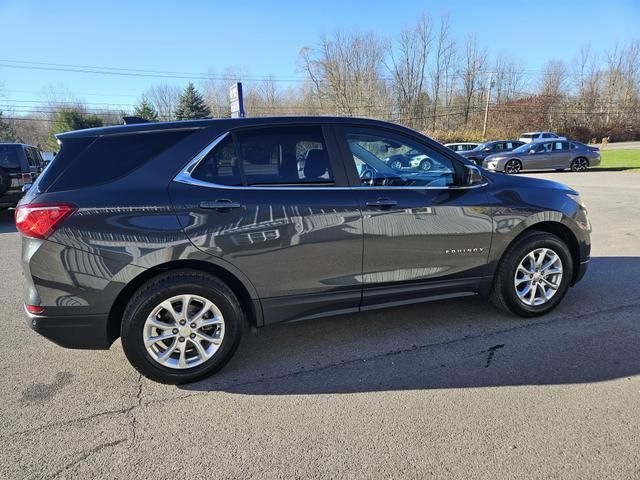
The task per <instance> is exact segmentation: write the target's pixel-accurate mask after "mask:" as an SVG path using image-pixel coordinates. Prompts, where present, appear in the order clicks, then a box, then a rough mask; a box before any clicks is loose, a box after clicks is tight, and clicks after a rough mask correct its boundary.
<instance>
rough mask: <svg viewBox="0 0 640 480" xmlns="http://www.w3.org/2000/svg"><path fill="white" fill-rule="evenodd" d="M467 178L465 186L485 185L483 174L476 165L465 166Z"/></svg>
mask: <svg viewBox="0 0 640 480" xmlns="http://www.w3.org/2000/svg"><path fill="white" fill-rule="evenodd" d="M465 167H466V171H465V178H464V184H465V185H467V186H472V185H481V184H483V183H484V177H483V176H482V172H481V171H480V169H479V168H478V167H476V166H475V165H465Z"/></svg>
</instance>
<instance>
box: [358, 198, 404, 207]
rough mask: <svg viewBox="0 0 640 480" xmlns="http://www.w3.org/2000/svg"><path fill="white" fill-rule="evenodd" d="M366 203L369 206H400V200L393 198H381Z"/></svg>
mask: <svg viewBox="0 0 640 480" xmlns="http://www.w3.org/2000/svg"><path fill="white" fill-rule="evenodd" d="M365 205H366V206H367V207H369V208H381V209H386V208H393V207H397V206H398V202H396V201H395V200H391V199H390V198H379V199H377V200H375V201H368V202H366V203H365Z"/></svg>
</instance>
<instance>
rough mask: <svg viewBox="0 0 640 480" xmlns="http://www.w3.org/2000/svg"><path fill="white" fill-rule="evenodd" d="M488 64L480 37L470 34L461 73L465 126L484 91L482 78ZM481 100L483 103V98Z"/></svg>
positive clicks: (465, 47)
mask: <svg viewBox="0 0 640 480" xmlns="http://www.w3.org/2000/svg"><path fill="white" fill-rule="evenodd" d="M486 64H487V52H486V50H484V49H482V48H481V47H480V46H479V45H478V37H477V35H476V34H475V33H471V34H469V36H468V37H467V42H466V44H465V46H464V53H463V56H462V69H461V71H460V77H461V79H462V95H463V112H464V122H465V124H467V123H468V122H469V116H470V114H471V113H472V110H473V108H474V106H475V103H476V102H475V101H476V96H477V93H478V91H479V90H482V89H483V85H482V83H481V82H482V78H481V76H482V74H483V73H484V72H483V70H484V69H485V67H486ZM479 100H480V102H482V98H480V99H479Z"/></svg>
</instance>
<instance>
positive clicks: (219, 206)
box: [200, 198, 242, 210]
mask: <svg viewBox="0 0 640 480" xmlns="http://www.w3.org/2000/svg"><path fill="white" fill-rule="evenodd" d="M241 206H242V205H240V204H239V203H238V202H232V201H231V200H227V199H226V198H223V199H220V200H214V201H213V202H200V208H204V209H207V210H231V209H232V208H240V207H241Z"/></svg>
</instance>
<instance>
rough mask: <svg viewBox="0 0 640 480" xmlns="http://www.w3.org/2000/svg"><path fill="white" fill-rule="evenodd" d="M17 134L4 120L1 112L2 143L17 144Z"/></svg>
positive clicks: (0, 136)
mask: <svg viewBox="0 0 640 480" xmlns="http://www.w3.org/2000/svg"><path fill="white" fill-rule="evenodd" d="M15 141H16V132H15V130H14V129H13V127H12V126H11V125H10V124H9V123H7V122H6V121H5V120H4V119H3V118H2V112H0V142H15Z"/></svg>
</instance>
